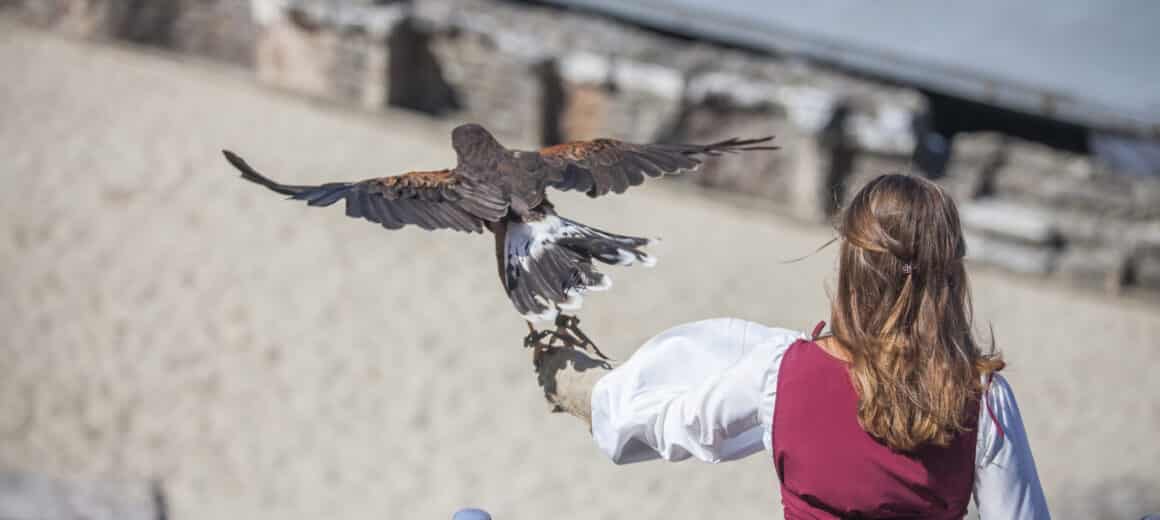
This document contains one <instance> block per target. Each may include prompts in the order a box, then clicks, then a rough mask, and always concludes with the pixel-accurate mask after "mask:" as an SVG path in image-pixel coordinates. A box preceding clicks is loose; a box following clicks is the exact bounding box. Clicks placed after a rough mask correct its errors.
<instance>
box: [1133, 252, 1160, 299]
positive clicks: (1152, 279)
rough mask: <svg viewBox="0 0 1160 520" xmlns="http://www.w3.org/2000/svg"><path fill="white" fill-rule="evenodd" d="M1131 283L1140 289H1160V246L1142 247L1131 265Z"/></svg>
mask: <svg viewBox="0 0 1160 520" xmlns="http://www.w3.org/2000/svg"><path fill="white" fill-rule="evenodd" d="M1128 270H1129V282H1131V283H1132V284H1133V285H1135V286H1138V287H1143V288H1147V289H1160V246H1149V247H1141V248H1139V249H1138V250H1136V251H1135V252H1134V253H1133V254H1132V257H1131V260H1130V263H1129V267H1128Z"/></svg>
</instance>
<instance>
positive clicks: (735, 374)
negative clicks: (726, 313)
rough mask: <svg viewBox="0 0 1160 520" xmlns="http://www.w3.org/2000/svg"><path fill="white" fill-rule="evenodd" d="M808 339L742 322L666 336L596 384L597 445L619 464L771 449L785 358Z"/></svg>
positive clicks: (690, 327) (707, 324)
mask: <svg viewBox="0 0 1160 520" xmlns="http://www.w3.org/2000/svg"><path fill="white" fill-rule="evenodd" d="M804 337H805V335H803V334H802V333H800V332H797V331H791V330H786V329H775V328H769V327H765V326H763V325H760V324H757V323H752V322H748V321H744V320H738V319H732V318H722V319H713V320H705V321H699V322H694V323H689V324H685V325H680V326H677V327H674V328H671V329H669V330H667V331H665V332H663V333H661V334H659V335H657V336H656V337H654V338H652V339H651V340H649V341H648V342H647V343H645V344H644V345H643V346H642V347H641V348H640V349H639V350H637V352H636V353H635V354H633V356H632V358H630V359H629V360H628V361H626V362H625V363H624V364H622V365H620V366H619V367H617V368H616V369H615V370H613V371H612V372H610V373H608V374H607V375H605V376H604V377H602V378H601V379H600V381H599V382H597V383H596V385H595V387H594V388H593V390H592V435H593V437H594V438H595V440H596V444H597V445H598V446H599V448H600V450H601V451H603V452H604V453H605V455H607V456H608V457H609V458H610V459H612V461H613V462H615V463H617V464H627V463H632V462H640V461H644V460H650V459H656V458H663V459H665V460H671V461H677V460H684V459H686V458H689V457H696V458H698V459H700V460H703V461H706V462H721V461H726V460H733V459H738V458H741V457H745V456H747V455H750V454H753V453H756V452H759V451H761V450H762V448H767V449H768V448H769V446H768V444H769V442H770V427H771V425H772V423H773V401H774V395H775V393H776V390H777V370H778V367H779V365H780V364H781V357H782V355H783V354H784V353H785V351H786V349H787V348H788V347H789V346H790V344H792V343H793V342H794V341H795V340H797V339H799V338H804Z"/></svg>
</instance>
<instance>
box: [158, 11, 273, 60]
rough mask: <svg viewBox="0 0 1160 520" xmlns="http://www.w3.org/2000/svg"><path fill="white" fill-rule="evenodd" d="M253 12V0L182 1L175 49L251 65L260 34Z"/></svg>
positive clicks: (174, 39) (172, 38)
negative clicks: (251, 5) (258, 34)
mask: <svg viewBox="0 0 1160 520" xmlns="http://www.w3.org/2000/svg"><path fill="white" fill-rule="evenodd" d="M251 12H252V11H251V8H250V0H216V1H213V0H211V1H206V0H182V1H181V9H180V10H179V12H178V15H177V19H176V20H175V21H174V23H173V29H172V30H173V34H172V36H171V48H173V49H174V50H177V51H181V52H188V53H191V54H197V55H199V56H206V57H209V58H213V59H218V60H222V61H226V62H231V63H238V64H242V65H249V64H251V63H253V61H254V43H255V39H256V38H255V35H256V34H257V33H258V26H257V24H256V23H255V22H254V19H253V17H252V15H251Z"/></svg>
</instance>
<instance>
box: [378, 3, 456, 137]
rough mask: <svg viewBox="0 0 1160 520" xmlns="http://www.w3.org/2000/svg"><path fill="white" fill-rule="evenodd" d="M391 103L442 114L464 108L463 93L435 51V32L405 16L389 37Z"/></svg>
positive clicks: (436, 114)
mask: <svg viewBox="0 0 1160 520" xmlns="http://www.w3.org/2000/svg"><path fill="white" fill-rule="evenodd" d="M387 46H388V48H389V51H390V52H389V54H390V61H389V63H388V65H387V85H388V90H389V91H388V93H387V103H388V104H390V105H392V106H396V107H402V108H408V109H411V110H417V111H419V112H423V113H425V114H430V115H433V116H442V115H446V114H449V113H452V112H455V111H457V110H459V109H461V108H463V104H462V101H461V97H460V95H459V93H458V92H456V91H455V88H454V87H453V86H451V84H450V83H448V82H447V80H446V78H445V77H444V75H443V69H442V67H441V66H440V65H439V59H438V58H437V57H436V56H435V54H434V53H433V52H432V51H431V35H430V34H429V33H427V32H425V31H422V30H420V29H419V28H418V27H416V25H415V21H414V20H413V19H411V18H404V19H403V21H401V22H399V24H398V25H396V26H395V29H394V30H393V31H392V32H391V35H390V37H389V38H388V39H387Z"/></svg>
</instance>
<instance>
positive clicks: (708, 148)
mask: <svg viewBox="0 0 1160 520" xmlns="http://www.w3.org/2000/svg"><path fill="white" fill-rule="evenodd" d="M772 139H773V137H763V138H759V139H738V138H733V139H728V140H725V141H720V142H716V143H712V144H706V145H689V144H633V143H627V142H622V141H617V140H613V139H596V140H592V141H575V142H570V143H565V144H560V145H556V146H549V147H547V148H542V149H540V150H538V151H519V150H509V149H507V148H505V147H504V146H503V145H501V144H500V143H499V141H497V140H496V139H495V138H494V137H492V135H491V133H489V132H488V131H487V130H486V129H484V128H483V127H482V126H480V125H476V124H465V125H461V126H458V127H456V128H455V129H454V130H453V131H452V132H451V146H452V148H454V150H455V153H456V156H457V164H456V165H455V167H454V168H451V169H446V170H437V171H413V172H408V173H403V174H401V175H394V176H390V177H377V178H372V179H367V180H363V181H357V182H328V183H325V184H318V185H287V184H281V183H278V182H275V181H273V180H271V179H269V178H268V177H265V176H263V175H262V174H260V173H258V172H257V171H256V170H255V169H254V168H252V167H250V165H249V164H247V163H246V161H244V160H243V159H242V158H241V157H239V156H238V155H236V154H234V153H233V152H230V151H228V150H223V153H224V154H225V156H226V159H227V160H229V162H230V164H232V165H233V166H234V167H235V168H237V169H238V170H240V171H241V173H242V178H243V179H246V180H248V181H251V182H254V183H257V184H260V185H262V186H265V187H266V188H269V189H271V190H273V191H275V192H277V193H281V194H283V195H287V196H289V198H291V199H294V200H301V201H305V202H306V203H307V204H308V205H310V206H330V205H332V204H334V203H336V202H338V201H340V200H344V201H346V214H347V215H348V216H350V217H354V218H362V219H366V220H369V221H371V222H374V223H376V224H380V225H382V226H383V227H384V228H387V229H399V228H401V227H403V226H406V225H414V226H419V227H421V228H423V229H428V230H432V229H453V230H456V231H465V232H469V233H481V232H483V230H484V229H486V230H489V231H491V232H492V233H493V234H494V235H495V255H496V263H497V267H498V273H499V278H500V281H501V283H502V285H503V288H504V291H506V293H507V296H508V298H509V299H510V300H511V302H512V304H513V305H514V306H515V308H516V310H517V311H518V312H519V313H520V314H521V315H522V316H523V317H524V319H526V320H527V321H528V322H529V323H528V328H529V329H530V331H531V333H530V334H529V338H528V339H527V341H526V343H527V344H529V345H531V344H535V343H536V342H538V341H539V340H541V339H543V338H544V337H545V336H546V335H551V336H553V337H563V338H572V339H576V336H572V335H570V334H569V332H571V333H575V334H576V335H577V336H579V338H580V339H581V340H582V341H579V342H578V343H580V344H587V345H589V346H592V347H593V348H595V345H592V344H591V342H590V341H588V340H587V337H585V336H584V335H583V333H582V332H581V331H580V330H579V328H578V327H577V326H578V320H576V318H575V316H574V314H572V313H574V312H575V311H576V310H578V309H579V308H580V306H581V303H582V300H583V296H584V294H585V293H587V292H588V291H601V290H605V289H608V288H609V287H610V286H611V284H612V281H611V279H610V278H609V277H608V276H607V275H605V274H603V273H601V272H600V271H599V270H598V269H597V268H596V265H595V262H600V263H604V264H609V265H633V264H636V263H640V264H643V265H646V266H648V265H652V264H653V263H654V262H655V260H654V258H653V257H652V256H650V255H649V254H647V253H646V252H644V250H643V248H644V247H645V246H647V245H648V244H649V243H650V240H648V239H645V238H638V237H633V236H626V235H617V234H613V233H609V232H606V231H602V230H599V229H596V228H593V227H590V226H586V225H584V224H581V223H579V222H576V221H574V220H569V219H567V218H564V217H562V216H560V215H558V214H557V213H556V211H555V209H554V207H553V206H552V204H551V203H550V202H549V201H548V195H547V189H548V188H553V189H557V190H562V191H572V190H574V191H582V192H584V193H586V194H587V195H588V196H589V197H593V198H595V197H600V196H603V195H607V194H609V193H624V191H625V190H627V189H628V188H629V187H632V186H637V185H639V184H641V183H643V182H644V180H645V179H646V178H650V177H661V176H663V175H671V174H677V173H681V172H684V171H690V170H694V169H696V168H697V167H698V166H699V165H700V164H701V159H702V158H703V157H706V156H716V155H721V154H722V153H731V152H739V151H743V150H776V149H777V147H776V146H771V145H769V144H768V143H769V141H771V140H772ZM545 320H555V323H556V325H557V330H556V331H554V332H546V333H538V332H537V331H536V329H535V327H534V326H533V323H535V322H539V321H545Z"/></svg>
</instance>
